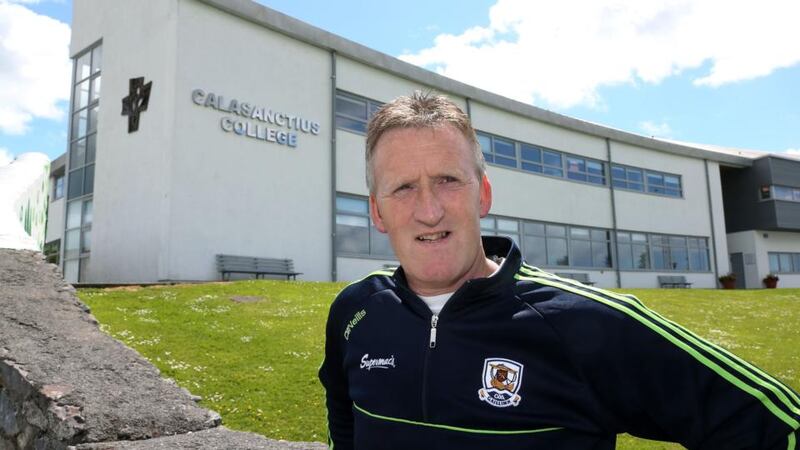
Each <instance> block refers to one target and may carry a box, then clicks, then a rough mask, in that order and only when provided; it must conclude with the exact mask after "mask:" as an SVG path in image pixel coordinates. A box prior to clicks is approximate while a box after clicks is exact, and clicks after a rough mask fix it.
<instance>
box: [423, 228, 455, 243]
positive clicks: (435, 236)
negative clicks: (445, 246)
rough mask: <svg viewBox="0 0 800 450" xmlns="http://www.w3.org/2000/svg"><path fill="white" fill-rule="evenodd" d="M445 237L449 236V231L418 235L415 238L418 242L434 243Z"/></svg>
mask: <svg viewBox="0 0 800 450" xmlns="http://www.w3.org/2000/svg"><path fill="white" fill-rule="evenodd" d="M447 236H450V232H449V231H440V232H438V233H430V234H422V235H419V236H417V240H418V241H420V242H436V241H440V240H442V239H444V238H446V237H447Z"/></svg>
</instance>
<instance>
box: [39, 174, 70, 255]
mask: <svg viewBox="0 0 800 450" xmlns="http://www.w3.org/2000/svg"><path fill="white" fill-rule="evenodd" d="M51 181H52V178H51ZM51 190H52V189H51ZM64 202H65V200H64V197H61V198H60V199H58V200H56V201H52V202H50V204H49V205H48V206H47V231H45V235H44V242H45V243H48V242H50V241H54V240H56V239H61V238H63V237H64V220H65V218H64Z"/></svg>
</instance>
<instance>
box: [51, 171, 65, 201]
mask: <svg viewBox="0 0 800 450" xmlns="http://www.w3.org/2000/svg"><path fill="white" fill-rule="evenodd" d="M62 197H64V175H59V176H57V177H56V180H55V181H54V182H53V201H55V200H58V199H60V198H62Z"/></svg>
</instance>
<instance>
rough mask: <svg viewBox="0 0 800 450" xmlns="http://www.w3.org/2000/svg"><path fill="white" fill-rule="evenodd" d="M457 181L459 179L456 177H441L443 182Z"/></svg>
mask: <svg viewBox="0 0 800 450" xmlns="http://www.w3.org/2000/svg"><path fill="white" fill-rule="evenodd" d="M456 181H458V179H456V177H442V179H441V182H442V183H455V182H456Z"/></svg>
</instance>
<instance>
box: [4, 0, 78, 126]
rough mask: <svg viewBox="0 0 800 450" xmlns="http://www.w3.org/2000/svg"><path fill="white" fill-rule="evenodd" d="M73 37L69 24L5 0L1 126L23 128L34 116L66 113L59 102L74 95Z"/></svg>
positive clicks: (41, 116) (58, 117) (45, 116)
mask: <svg viewBox="0 0 800 450" xmlns="http://www.w3.org/2000/svg"><path fill="white" fill-rule="evenodd" d="M29 3H30V2H29ZM69 39H70V29H69V26H68V25H67V24H65V23H62V22H59V21H57V20H55V19H52V18H50V17H47V16H43V15H40V14H36V13H35V12H33V11H31V10H30V9H28V8H26V7H24V6H21V5H17V4H12V3H8V2H5V1H0V132H3V133H8V134H23V133H25V132H26V131H27V129H28V124H29V123H30V121H31V120H33V119H34V118H45V119H60V118H61V117H62V116H63V114H64V111H63V110H62V109H60V108H59V107H58V102H59V101H64V100H69V84H70V70H71V62H70V59H69Z"/></svg>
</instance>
